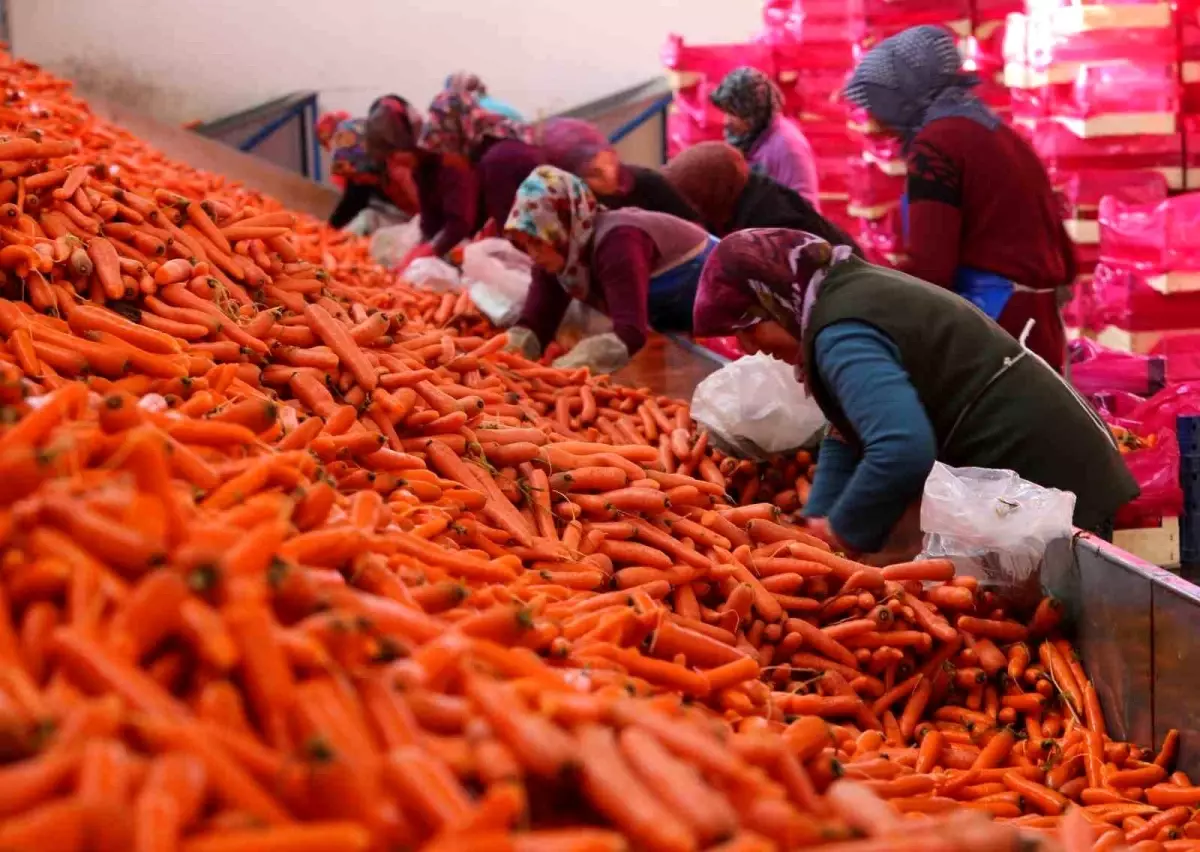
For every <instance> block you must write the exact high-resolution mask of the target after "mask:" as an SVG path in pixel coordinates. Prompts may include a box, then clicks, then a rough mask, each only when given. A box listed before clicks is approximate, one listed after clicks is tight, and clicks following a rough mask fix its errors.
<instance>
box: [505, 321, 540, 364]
mask: <svg viewBox="0 0 1200 852" xmlns="http://www.w3.org/2000/svg"><path fill="white" fill-rule="evenodd" d="M504 351H505V352H516V353H517V354H518V355H523V356H525V357H526V358H528V359H529V360H530V361H536V360H537V359H538V358H540V357H541V355H542V344H541V343H539V342H538V339H537V335H536V334H534V333H533V332H532V331H530V330H529V329H527V328H525V327H524V326H520V325H514V326H513V327H512V328H510V329H509V330H508V343H506V344H504Z"/></svg>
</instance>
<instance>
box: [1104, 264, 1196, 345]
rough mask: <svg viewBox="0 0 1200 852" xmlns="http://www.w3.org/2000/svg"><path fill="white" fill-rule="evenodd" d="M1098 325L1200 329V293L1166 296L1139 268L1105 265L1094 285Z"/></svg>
mask: <svg viewBox="0 0 1200 852" xmlns="http://www.w3.org/2000/svg"><path fill="white" fill-rule="evenodd" d="M1091 298H1092V299H1093V303H1094V306H1095V313H1094V318H1093V321H1094V323H1095V326H1096V327H1098V328H1103V327H1105V326H1115V327H1116V328H1119V329H1122V330H1124V331H1132V332H1147V331H1175V330H1184V329H1193V328H1200V293H1173V294H1171V295H1169V296H1166V295H1163V294H1162V293H1159V292H1158V291H1156V290H1154V289H1153V288H1151V287H1150V286H1149V285H1148V284H1146V282H1145V273H1141V272H1139V271H1138V270H1136V269H1130V268H1126V267H1120V266H1112V265H1110V264H1107V263H1101V264H1099V265H1098V266H1097V267H1096V272H1095V274H1094V275H1093V277H1092V282H1091Z"/></svg>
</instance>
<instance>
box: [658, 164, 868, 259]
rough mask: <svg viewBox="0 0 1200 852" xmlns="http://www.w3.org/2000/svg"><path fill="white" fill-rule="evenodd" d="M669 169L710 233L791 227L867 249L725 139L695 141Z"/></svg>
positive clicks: (669, 177)
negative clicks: (757, 169) (763, 172)
mask: <svg viewBox="0 0 1200 852" xmlns="http://www.w3.org/2000/svg"><path fill="white" fill-rule="evenodd" d="M663 174H664V175H665V176H666V178H667V180H669V181H670V182H671V183H672V185H674V187H675V188H676V189H677V190H679V192H680V193H681V194H682V195H683V197H684V198H686V199H687V200H688V201H689V202H691V205H692V206H693V207H695V208H696V210H698V211H699V212H700V216H701V219H702V224H703V225H704V226H705V227H706V228H708V231H709V233H710V234H716V235H717V236H718V237H723V236H725V235H726V234H730V233H733V232H734V231H744V230H745V229H747V228H791V229H792V230H796V231H808V232H809V233H811V234H816V235H817V236H818V237H820V238H821V239H823V240H825V241H826V242H830V243H833V244H834V245H839V246H850V247H851V248H852V249H853V250H854V253H855V254H857V255H861V254H862V251H861V250H860V249H859V247H858V244H857V243H855V242H854V239H853V238H852V237H851V236H850V235H849V234H847V233H846V232H845V231H843V230H842V229H841V228H839V227H838V226H837V225H835V224H833V223H832V222H830V221H829V220H828V219H826V218H825V217H824V216H822V215H821V214H820V213H818V212H817V210H816V208H815V207H813V206H812V204H810V203H809V202H808V200H807V199H806V198H805V197H804V196H802V195H800V194H799V193H797V192H795V191H794V190H791V189H788V188H787V187H786V186H784V185H783V184H781V183H778V182H777V181H775V180H774V179H773V178H769V177H767V176H766V175H761V174H757V173H756V172H752V171H751V170H750V165H749V164H748V163H747V162H746V158H745V157H743V156H742V152H741V151H739V150H738V149H737V148H734V147H733V146H732V145H729V144H727V143H725V142H701V143H700V144H699V145H693V146H692V147H691V148H688V149H687V150H685V151H683V152H681V153H680V154H678V155H677V156H676V157H675V159H673V160H671V162H669V163H667V165H666V166H664V167H663Z"/></svg>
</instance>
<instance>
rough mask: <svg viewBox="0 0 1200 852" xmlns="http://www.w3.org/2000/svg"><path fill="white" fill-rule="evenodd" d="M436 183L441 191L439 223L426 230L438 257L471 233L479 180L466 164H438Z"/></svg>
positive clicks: (473, 228)
mask: <svg viewBox="0 0 1200 852" xmlns="http://www.w3.org/2000/svg"><path fill="white" fill-rule="evenodd" d="M437 186H438V192H439V193H440V194H441V208H442V211H441V212H442V216H441V226H440V228H439V229H438V230H437V232H436V233H431V234H428V240H429V243H430V245H431V246H432V248H433V254H434V256H435V257H441V256H442V255H444V254H448V253H449V251H450V250H451V249H452V248H454V247H455V246H456V245H458V244H459V243H461V242H462V241H463V240H465V239H467V238H468V237H471V236H473V235H474V234H475V225H476V220H477V219H478V218H479V180H478V177H477V176H476V174H475V172H474V170H473V169H471V168H470V167H468V166H457V165H453V166H452V165H442V167H441V169H440V171H439V172H438V181H437Z"/></svg>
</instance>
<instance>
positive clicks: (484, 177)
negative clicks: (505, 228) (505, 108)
mask: <svg viewBox="0 0 1200 852" xmlns="http://www.w3.org/2000/svg"><path fill="white" fill-rule="evenodd" d="M532 136H533V131H532V129H531V128H530V127H529V126H528V125H526V124H524V123H522V122H519V121H513V120H512V119H510V118H508V117H507V116H505V115H502V114H500V113H497V112H492V111H491V110H489V109H486V108H485V107H483V106H482V105H481V104H480V103H479V100H478V98H477V97H476V96H475V95H474V94H473V93H471V92H465V91H464V92H456V91H445V92H442V93H441V94H439V95H438V96H437V97H436V98H434V100H433V103H432V104H430V106H429V115H428V118H427V120H426V122H425V126H424V127H423V129H422V131H421V135H420V140H419V142H418V146H419V148H420V154H419V157H420V158H421V160H422V164H423V165H422V167H421V168H419V169H418V170H417V185H418V188H419V189H420V195H421V233H422V237H423V239H424V242H423V243H422V245H420V246H418V247H417V249H416V250H414V253H413V255H412V257H413V258H415V257H423V256H429V255H437V256H440V255H444V254H446V253H448V252H449V251H450V250H451V249H453V248H454V247H455V246H456V245H458V244H459V243H460V242H462V241H463V240H465V239H468V238H470V237H472V236H474V235H475V233H476V232H478V231H480V230H481V229H482V228H483V227H484V225H485V224H486V223H487V222H488V221H489V220H492V221H494V222H495V223H496V227H497V228H498V227H499V226H500V225H502V224H503V223H504V221H505V220H506V219H507V218H508V213H509V210H510V209H511V208H512V203H513V198H514V197H515V196H516V194H517V187H519V186H520V185H521V181H523V180H524V179H525V178H526V177H527V176H528V175H529V173H530V172H531V171H533V169H534V168H536V167H537V166H538V165H540V164H542V163H544V162H545V155H544V154H543V153H542V151H541V149H539V148H537V147H536V146H534V145H531V144H529V140H530V139H531V138H532ZM427 208H428V209H429V211H430V212H431V213H432V214H433V215H432V216H430V215H428V214H427V213H426V210H427Z"/></svg>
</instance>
